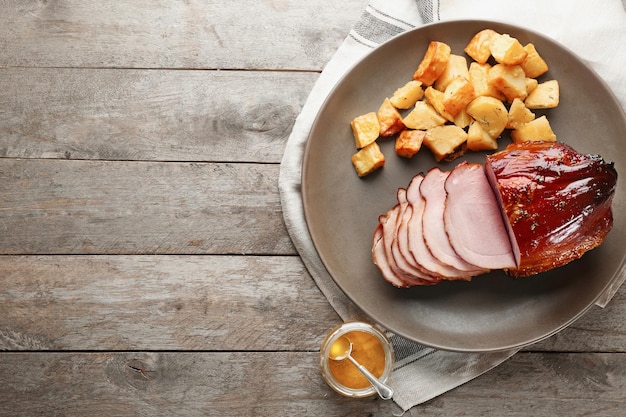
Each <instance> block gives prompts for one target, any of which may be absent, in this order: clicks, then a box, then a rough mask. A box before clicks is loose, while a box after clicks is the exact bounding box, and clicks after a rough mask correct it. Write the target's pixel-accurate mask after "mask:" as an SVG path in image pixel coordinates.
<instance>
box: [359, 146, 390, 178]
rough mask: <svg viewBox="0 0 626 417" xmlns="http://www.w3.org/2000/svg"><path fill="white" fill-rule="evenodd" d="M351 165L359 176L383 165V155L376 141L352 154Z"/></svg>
mask: <svg viewBox="0 0 626 417" xmlns="http://www.w3.org/2000/svg"><path fill="white" fill-rule="evenodd" d="M352 165H354V169H356V173H357V175H358V176H359V177H364V176H366V175H367V174H370V173H372V172H374V171H376V170H377V169H378V168H381V167H383V166H384V165H385V155H383V153H382V152H381V151H380V146H378V143H376V142H372V143H370V144H369V145H367V146H366V147H364V148H363V149H361V150H359V151H358V152H357V153H355V154H354V155H352Z"/></svg>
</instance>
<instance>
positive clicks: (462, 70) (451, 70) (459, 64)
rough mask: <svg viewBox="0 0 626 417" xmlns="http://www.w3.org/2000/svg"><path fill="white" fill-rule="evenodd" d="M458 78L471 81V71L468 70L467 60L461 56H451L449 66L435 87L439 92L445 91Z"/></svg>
mask: <svg viewBox="0 0 626 417" xmlns="http://www.w3.org/2000/svg"><path fill="white" fill-rule="evenodd" d="M457 77H461V78H465V79H468V80H469V70H468V68H467V59H466V58H465V57H464V56H461V55H455V54H450V59H449V60H448V65H446V69H445V70H444V71H443V72H442V73H441V75H440V76H439V78H437V80H436V81H435V84H434V87H435V88H436V89H437V90H439V91H445V90H446V87H448V84H450V83H451V82H452V80H454V79H455V78H457Z"/></svg>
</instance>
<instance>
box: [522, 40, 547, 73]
mask: <svg viewBox="0 0 626 417" xmlns="http://www.w3.org/2000/svg"><path fill="white" fill-rule="evenodd" d="M524 50H525V51H526V54H527V55H526V58H524V60H523V61H522V62H521V63H520V66H521V67H522V69H523V70H524V72H525V73H526V76H527V77H530V78H537V77H539V76H540V75H542V74H545V73H546V72H547V71H548V64H547V63H546V61H544V60H543V58H542V57H541V56H540V55H539V53H538V52H537V49H536V48H535V45H533V44H532V43H529V44H527V45H526V46H524Z"/></svg>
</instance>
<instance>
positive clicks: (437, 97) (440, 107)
mask: <svg viewBox="0 0 626 417" xmlns="http://www.w3.org/2000/svg"><path fill="white" fill-rule="evenodd" d="M424 95H425V96H426V100H428V103H430V105H431V106H433V107H434V108H435V110H437V113H439V114H440V115H441V116H443V117H444V118H445V119H446V120H448V121H450V122H454V116H453V115H451V114H450V113H449V112H448V111H447V110H446V107H445V106H444V104H443V100H444V93H443V92H442V91H439V90H436V89H435V88H433V87H428V88H427V89H426V90H424Z"/></svg>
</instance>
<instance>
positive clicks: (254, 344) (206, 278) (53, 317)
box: [0, 255, 341, 361]
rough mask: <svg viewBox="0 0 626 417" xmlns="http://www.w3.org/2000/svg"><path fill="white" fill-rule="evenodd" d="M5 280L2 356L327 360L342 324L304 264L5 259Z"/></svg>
mask: <svg viewBox="0 0 626 417" xmlns="http://www.w3.org/2000/svg"><path fill="white" fill-rule="evenodd" d="M0 271H3V277H2V291H0V350H98V351H100V350H150V351H157V350H172V351H173V350H183V351H188V350H210V351H224V350H251V351H261V350H295V351H303V350H318V349H319V347H320V344H321V342H322V339H323V338H324V336H325V335H326V333H327V332H328V331H329V330H330V329H331V328H332V327H334V326H336V325H338V324H339V323H341V320H340V319H339V317H338V316H337V314H336V313H335V311H334V310H333V309H332V308H331V307H330V305H329V304H328V301H327V300H326V298H325V297H324V296H323V295H322V294H321V293H320V291H319V290H318V289H317V287H316V286H315V284H314V282H313V280H312V279H311V277H310V276H309V274H308V273H307V272H306V269H305V268H304V266H303V265H302V263H301V261H300V259H299V258H298V257H295V256H286V257H272V256H261V257H259V256H152V255H150V256H26V257H25V256H0ZM0 361H1V356H0Z"/></svg>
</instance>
